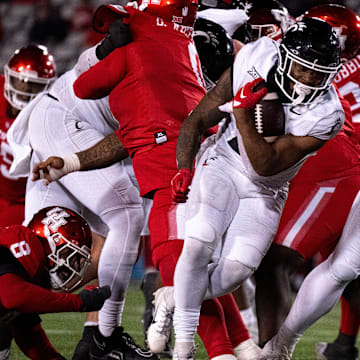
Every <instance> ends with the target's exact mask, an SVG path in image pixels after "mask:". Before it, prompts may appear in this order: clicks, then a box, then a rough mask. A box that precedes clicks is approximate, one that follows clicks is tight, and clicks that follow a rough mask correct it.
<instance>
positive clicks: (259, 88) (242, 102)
mask: <svg viewBox="0 0 360 360" xmlns="http://www.w3.org/2000/svg"><path fill="white" fill-rule="evenodd" d="M266 94H267V87H266V86H265V81H264V79H262V78H257V79H255V80H254V81H251V82H248V83H247V84H245V85H244V86H243V87H242V88H240V89H239V90H238V92H237V93H236V95H235V96H234V98H233V100H232V107H233V109H240V108H242V109H248V110H250V109H253V108H254V107H255V105H256V104H257V103H258V102H259V101H260V100H261V99H262V98H263V97H264V96H265V95H266Z"/></svg>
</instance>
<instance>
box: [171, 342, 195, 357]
mask: <svg viewBox="0 0 360 360" xmlns="http://www.w3.org/2000/svg"><path fill="white" fill-rule="evenodd" d="M195 351H196V346H195V344H194V343H175V347H174V354H173V357H172V360H194V358H195Z"/></svg>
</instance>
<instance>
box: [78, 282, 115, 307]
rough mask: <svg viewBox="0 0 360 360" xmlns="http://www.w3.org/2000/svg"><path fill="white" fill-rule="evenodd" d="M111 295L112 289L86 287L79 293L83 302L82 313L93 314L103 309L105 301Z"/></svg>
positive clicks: (107, 287)
mask: <svg viewBox="0 0 360 360" xmlns="http://www.w3.org/2000/svg"><path fill="white" fill-rule="evenodd" d="M110 295H111V291H110V287H109V286H103V287H96V288H94V287H90V286H89V287H88V286H87V287H86V288H85V289H84V290H82V291H81V292H80V293H79V295H78V296H79V297H80V299H81V300H82V302H83V306H82V307H81V310H80V311H84V312H91V311H98V310H100V309H101V308H102V306H103V304H104V302H105V300H106V299H107V298H109V297H110Z"/></svg>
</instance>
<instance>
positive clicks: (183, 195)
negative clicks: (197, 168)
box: [171, 169, 192, 203]
mask: <svg viewBox="0 0 360 360" xmlns="http://www.w3.org/2000/svg"><path fill="white" fill-rule="evenodd" d="M191 180H192V171H191V170H190V169H180V170H179V171H178V172H177V174H176V175H175V176H174V177H173V178H172V180H171V196H172V199H173V201H175V202H177V203H184V202H186V200H187V194H188V192H189V186H190V184H191Z"/></svg>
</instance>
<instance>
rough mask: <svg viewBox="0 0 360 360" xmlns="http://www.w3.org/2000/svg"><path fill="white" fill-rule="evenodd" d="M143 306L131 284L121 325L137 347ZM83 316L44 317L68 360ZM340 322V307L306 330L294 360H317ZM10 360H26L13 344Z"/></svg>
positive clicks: (201, 359)
mask: <svg viewBox="0 0 360 360" xmlns="http://www.w3.org/2000/svg"><path fill="white" fill-rule="evenodd" d="M143 306H144V298H143V295H142V293H141V291H140V284H139V283H133V284H132V285H131V287H130V288H129V291H128V296H127V301H126V304H125V313H124V316H123V325H124V327H125V330H126V332H128V333H129V334H131V335H132V336H133V338H134V339H135V341H136V342H137V343H138V344H143V341H144V337H143V328H142V323H141V317H142V312H143ZM84 318H85V315H84V314H78V313H62V314H47V315H43V316H42V319H43V326H44V328H45V329H46V331H47V333H48V335H49V338H50V341H51V342H52V344H53V345H54V346H55V348H56V349H57V350H58V351H59V352H60V353H61V354H62V355H63V356H65V357H66V359H68V360H70V359H71V357H72V354H73V350H74V348H75V346H76V344H77V342H78V340H79V339H80V337H81V333H82V327H83V321H84ZM339 318H340V306H339V305H338V306H336V308H335V309H334V310H333V311H332V312H331V313H329V314H328V315H327V316H325V317H324V318H323V319H321V320H320V321H318V322H317V323H316V324H315V325H314V326H312V327H311V328H310V329H308V330H307V332H306V333H305V334H304V336H303V337H302V339H301V340H300V343H299V344H298V345H297V348H296V351H295V354H294V356H293V359H294V360H316V356H315V352H314V346H315V344H316V343H317V342H319V341H330V340H333V339H334V338H335V336H336V335H337V332H338V324H339ZM197 344H198V345H199V347H198V350H197V352H196V359H197V360H205V359H207V355H206V352H205V350H204V348H203V346H202V344H201V341H200V339H199V338H198V339H197ZM10 359H11V360H25V359H27V358H26V357H25V356H24V355H23V354H22V353H21V352H20V351H19V350H18V349H17V347H16V345H14V344H13V346H12V349H11V356H10Z"/></svg>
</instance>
